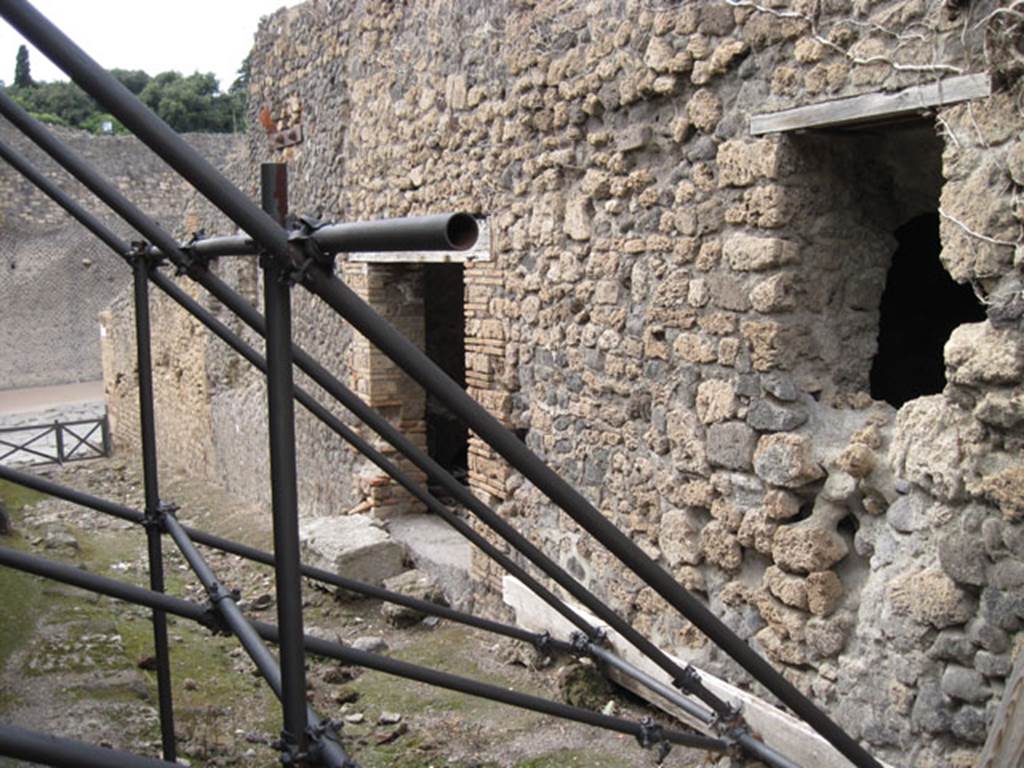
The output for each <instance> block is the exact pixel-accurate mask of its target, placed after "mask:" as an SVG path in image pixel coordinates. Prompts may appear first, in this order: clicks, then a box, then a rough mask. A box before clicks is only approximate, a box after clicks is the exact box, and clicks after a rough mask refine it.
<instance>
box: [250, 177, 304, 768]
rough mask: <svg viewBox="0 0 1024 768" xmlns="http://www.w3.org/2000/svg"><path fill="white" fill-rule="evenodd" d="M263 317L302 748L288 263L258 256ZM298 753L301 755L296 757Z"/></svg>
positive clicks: (289, 743) (287, 680) (288, 644)
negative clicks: (265, 321)
mask: <svg viewBox="0 0 1024 768" xmlns="http://www.w3.org/2000/svg"><path fill="white" fill-rule="evenodd" d="M260 189H261V195H262V204H263V210H264V211H266V212H267V213H268V214H270V215H271V216H273V217H274V219H275V220H276V221H277V222H278V223H279V224H280V223H284V217H285V215H286V214H287V213H288V167H287V166H286V165H284V164H281V163H264V164H263V165H262V166H260ZM261 261H262V266H263V299H264V305H265V306H264V309H265V311H266V317H267V416H268V419H269V422H268V423H269V431H270V484H271V499H272V502H273V515H274V556H275V558H276V560H277V565H276V567H275V574H274V575H275V579H276V588H277V624H278V626H279V627H281V641H280V648H281V694H282V695H281V707H282V709H283V714H284V733H283V734H282V739H283V741H284V742H285V745H286V750H288V749H290V750H293V754H294V755H295V756H298V755H302V754H304V753H305V752H306V750H307V746H308V738H307V734H306V658H305V646H304V644H303V626H302V580H301V571H300V565H299V504H298V491H297V488H296V480H295V474H296V472H295V407H294V403H293V401H292V387H293V382H292V308H291V282H290V279H289V273H288V270H287V266H286V265H285V264H284V263H282V261H281V260H278V259H275V258H274V257H273V256H271V255H269V254H264V255H263V257H262V260H261ZM300 759H301V758H300Z"/></svg>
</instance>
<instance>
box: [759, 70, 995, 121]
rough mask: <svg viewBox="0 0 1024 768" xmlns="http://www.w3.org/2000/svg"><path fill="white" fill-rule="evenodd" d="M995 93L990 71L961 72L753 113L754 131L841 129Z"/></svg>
mask: <svg viewBox="0 0 1024 768" xmlns="http://www.w3.org/2000/svg"><path fill="white" fill-rule="evenodd" d="M991 93H992V79H991V77H989V75H988V73H987V72H981V73H978V74H974V75H959V76H957V77H947V78H945V79H943V80H938V81H936V82H934V83H926V84H924V85H915V86H911V87H910V88H904V89H903V90H902V91H896V92H894V93H868V94H864V95H863V96H850V97H848V98H845V99H834V100H832V101H823V102H821V103H820V104H810V105H808V106H806V107H794V108H793V109H785V110H782V111H781V112H770V113H767V114H763V115H753V116H752V117H751V118H750V133H751V134H752V135H754V136H761V135H763V134H766V133H779V132H783V131H799V130H806V129H808V128H837V127H840V126H850V125H857V124H860V123H881V122H887V121H890V120H900V119H906V118H908V117H912V116H914V115H915V114H919V113H921V112H927V111H928V110H931V109H933V108H935V107H941V106H944V105H946V104H955V103H957V102H959V101H968V100H970V99H980V98H984V97H985V96H988V95H990V94H991Z"/></svg>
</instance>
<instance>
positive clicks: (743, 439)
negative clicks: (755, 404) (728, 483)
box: [707, 421, 757, 469]
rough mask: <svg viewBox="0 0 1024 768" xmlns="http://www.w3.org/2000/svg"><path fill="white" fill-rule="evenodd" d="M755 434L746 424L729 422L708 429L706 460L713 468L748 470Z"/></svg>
mask: <svg viewBox="0 0 1024 768" xmlns="http://www.w3.org/2000/svg"><path fill="white" fill-rule="evenodd" d="M756 439H757V433H756V432H754V430H752V429H751V428H750V427H748V426H747V425H746V424H744V423H742V422H739V421H730V422H724V423H720V424H712V425H711V426H710V427H709V428H708V435H707V458H708V461H709V462H710V463H711V464H712V465H714V466H720V467H728V468H729V469H750V466H751V459H752V458H753V455H754V442H755V440H756Z"/></svg>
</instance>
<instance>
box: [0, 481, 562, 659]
mask: <svg viewBox="0 0 1024 768" xmlns="http://www.w3.org/2000/svg"><path fill="white" fill-rule="evenodd" d="M0 479H2V480H7V481H9V482H12V483H15V484H17V485H20V486H22V487H24V488H31V489H33V490H36V491H39V492H40V493H45V494H47V495H48V496H53V497H55V498H58V499H64V500H65V501H69V502H71V503H72V504H78V505H80V506H83V507H86V508H87V509H92V510H94V511H96V512H100V513H102V514H106V515H110V516H111V517H115V518H117V519H119V520H125V521H127V522H130V523H136V524H137V525H143V524H144V523H145V515H143V514H142V513H141V512H138V511H137V510H134V509H131V508H129V507H126V506H124V505H122V504H117V503H115V502H112V501H108V500H107V499H101V498H99V497H97V496H93V495H91V494H88V493H84V492H83V491H78V490H75V489H73V488H68V487H67V486H63V485H59V484H58V483H55V482H53V481H52V480H47V479H46V478H43V477H37V476H36V475H31V474H28V473H27V472H22V471H19V470H16V469H11V468H10V467H5V466H3V465H0ZM182 528H183V530H184V531H185V533H187V534H188V536H189V538H191V539H192V540H193V541H194V542H196V543H197V544H202V545H203V546H206V547H210V548H211V549H216V550H218V551H220V552H225V553H227V554H230V555H235V556H237V557H241V558H244V559H245V560H250V561H252V562H254V563H261V564H263V565H269V566H273V565H274V556H273V555H272V554H271V553H270V552H265V551H264V550H261V549H258V548H256V547H251V546H249V545H247V544H241V543H239V542H237V541H232V540H231V539H226V538H223V537H221V536H216V535H214V534H211V533H206V532H205V531H200V530H197V529H195V528H192V527H190V526H187V525H183V526H182ZM300 568H301V570H302V575H303V576H306V577H307V578H310V579H313V580H314V581H318V582H320V583H322V584H324V585H328V586H332V587H337V588H339V589H344V590H348V591H350V592H355V593H356V594H360V595H363V596H365V597H369V598H373V599H375V600H383V601H384V602H388V603H394V604H395V605H401V606H405V607H406V608H411V609H413V610H415V611H419V612H420V613H424V614H427V615H430V616H437V617H438V618H441V619H448V620H449V621H454V622H457V623H460V624H465V625H466V626H469V627H474V628H476V629H482V630H484V631H486V632H492V633H494V634H497V635H503V636H505V637H509V638H512V639H513V640H520V641H522V642H524V643H529V644H530V645H533V646H535V647H537V648H542V649H548V650H550V651H551V652H553V653H571V652H572V650H573V649H572V646H571V645H570V643H568V642H566V641H563V640H556V639H554V638H551V637H549V636H547V635H546V634H543V633H537V632H531V631H529V630H527V629H523V628H522V627H517V626H514V625H511V624H503V623H501V622H498V621H494V620H492V619H485V618H483V617H481V616H473V615H471V614H468V613H465V612H463V611H459V610H456V609H454V608H450V607H448V606H446V605H440V604H438V603H431V602H429V601H427V600H421V599H420V598H417V597H411V596H410V595H403V594H401V593H399V592H392V591H391V590H387V589H384V588H383V587H377V586H374V585H372V584H366V583H364V582H362V581H357V580H355V579H350V578H347V577H345V576H340V575H338V574H336V573H332V572H331V571H325V570H324V569H322V568H315V567H313V566H310V565H300Z"/></svg>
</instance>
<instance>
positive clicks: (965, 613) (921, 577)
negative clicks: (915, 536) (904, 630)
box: [889, 567, 976, 629]
mask: <svg viewBox="0 0 1024 768" xmlns="http://www.w3.org/2000/svg"><path fill="white" fill-rule="evenodd" d="M889 600H890V602H891V603H892V606H893V609H894V610H896V611H898V612H900V613H903V614H905V615H909V616H911V617H912V618H913V619H914V620H915V621H917V622H918V623H920V624H930V625H931V626H933V627H935V628H936V629H944V628H945V627H953V626H957V625H959V624H965V623H966V622H967V620H968V619H970V618H971V616H973V615H974V611H975V607H976V606H975V603H974V599H973V598H972V597H971V596H970V595H969V594H968V593H967V592H965V591H964V590H962V589H960V587H958V586H957V585H956V583H955V582H954V581H953V580H952V579H951V578H949V577H948V576H947V575H946V574H944V573H943V572H942V571H941V570H940V569H938V568H934V567H933V568H926V569H924V570H911V571H907V572H906V573H904V574H903V575H902V576H899V577H897V578H895V579H893V580H892V581H891V583H890V584H889Z"/></svg>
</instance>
